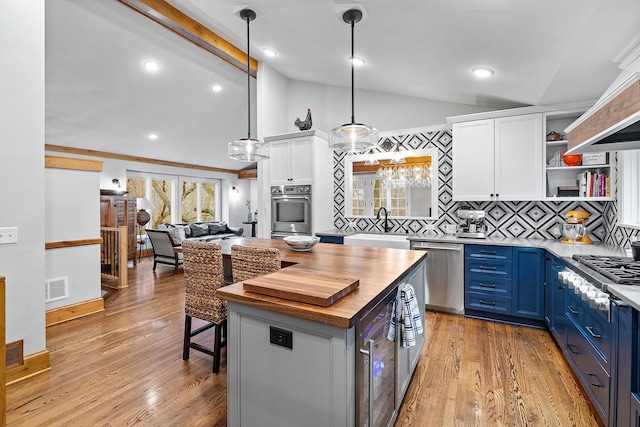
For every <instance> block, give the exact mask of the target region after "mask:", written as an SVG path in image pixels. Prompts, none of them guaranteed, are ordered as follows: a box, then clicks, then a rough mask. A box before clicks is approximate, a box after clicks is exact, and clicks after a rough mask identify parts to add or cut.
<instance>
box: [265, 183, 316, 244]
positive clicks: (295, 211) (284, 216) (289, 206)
mask: <svg viewBox="0 0 640 427" xmlns="http://www.w3.org/2000/svg"><path fill="white" fill-rule="evenodd" d="M311 234H312V233H311V185H274V186H272V187H271V238H272V239H282V238H284V237H286V236H295V235H311Z"/></svg>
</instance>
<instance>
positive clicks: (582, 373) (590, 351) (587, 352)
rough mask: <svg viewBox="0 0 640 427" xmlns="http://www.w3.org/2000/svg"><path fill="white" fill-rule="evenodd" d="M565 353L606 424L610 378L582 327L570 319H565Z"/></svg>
mask: <svg viewBox="0 0 640 427" xmlns="http://www.w3.org/2000/svg"><path fill="white" fill-rule="evenodd" d="M567 355H568V356H569V357H568V360H569V363H570V365H571V367H572V368H573V371H574V373H575V374H576V375H577V376H578V378H579V380H580V382H581V383H582V385H583V387H584V389H585V390H586V391H587V394H588V395H589V398H590V400H591V403H593V406H594V407H595V409H596V411H597V413H598V415H599V417H600V419H601V420H602V422H603V423H604V425H608V424H609V423H608V417H609V397H610V396H609V391H610V385H611V383H610V381H611V378H610V376H609V373H608V372H607V371H606V370H605V369H604V368H603V367H602V366H600V364H599V363H598V356H597V355H596V354H594V348H593V347H592V346H591V344H590V343H589V341H588V340H587V338H586V336H585V335H584V333H583V332H582V328H581V327H579V326H578V325H576V323H575V322H574V321H573V320H571V319H569V320H568V321H567Z"/></svg>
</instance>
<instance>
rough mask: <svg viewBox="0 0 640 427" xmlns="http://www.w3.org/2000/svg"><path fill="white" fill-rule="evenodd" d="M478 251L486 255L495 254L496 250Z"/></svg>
mask: <svg viewBox="0 0 640 427" xmlns="http://www.w3.org/2000/svg"><path fill="white" fill-rule="evenodd" d="M480 253H481V254H486V255H495V254H496V251H485V250H482V249H480Z"/></svg>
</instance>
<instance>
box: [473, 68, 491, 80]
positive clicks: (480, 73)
mask: <svg viewBox="0 0 640 427" xmlns="http://www.w3.org/2000/svg"><path fill="white" fill-rule="evenodd" d="M471 72H472V73H473V75H474V76H476V77H481V78H486V77H491V76H493V75H494V74H495V71H493V70H492V69H491V68H489V67H475V68H472V69H471Z"/></svg>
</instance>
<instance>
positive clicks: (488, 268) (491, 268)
mask: <svg viewBox="0 0 640 427" xmlns="http://www.w3.org/2000/svg"><path fill="white" fill-rule="evenodd" d="M495 269H496V268H495V267H485V266H484V265H481V266H480V270H495Z"/></svg>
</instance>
